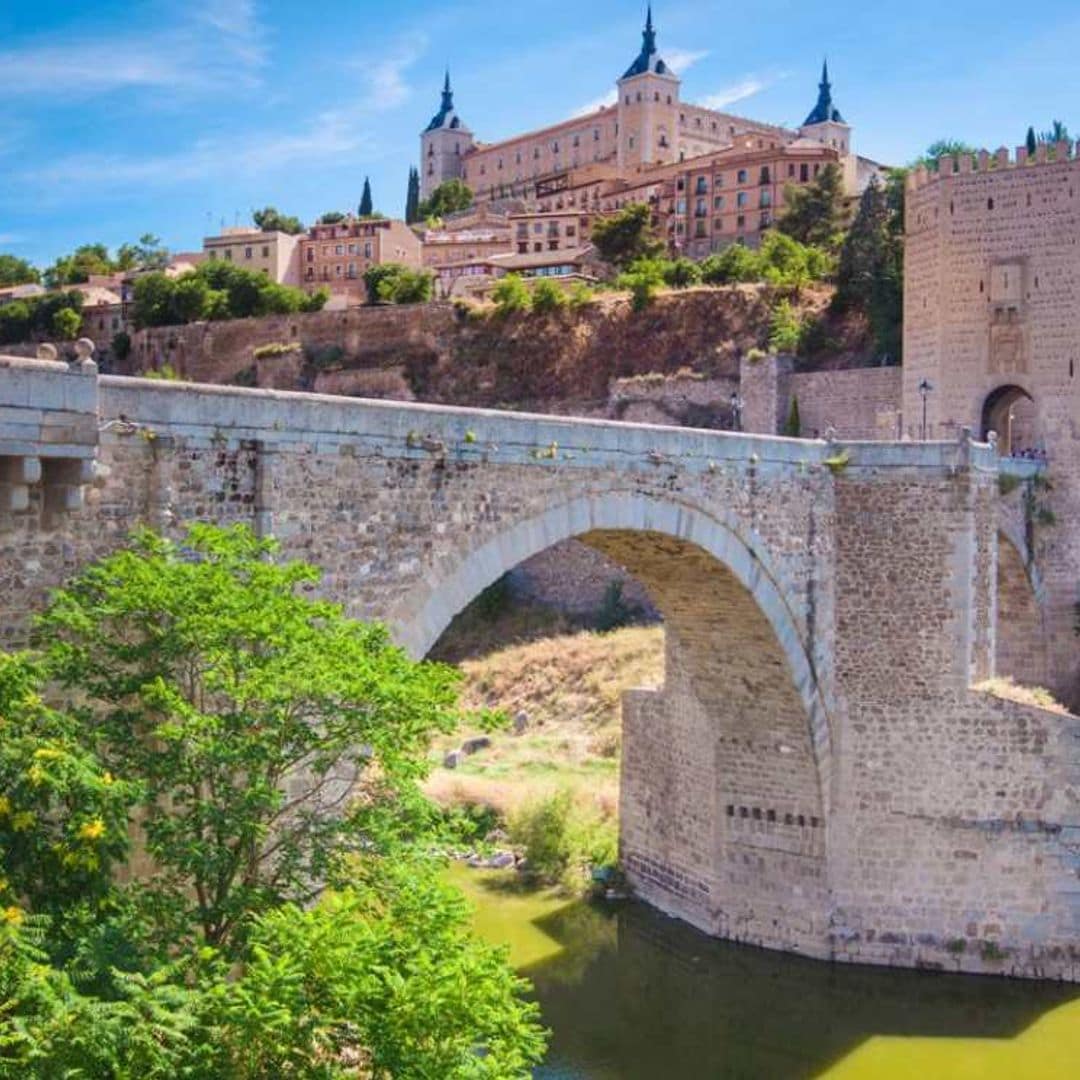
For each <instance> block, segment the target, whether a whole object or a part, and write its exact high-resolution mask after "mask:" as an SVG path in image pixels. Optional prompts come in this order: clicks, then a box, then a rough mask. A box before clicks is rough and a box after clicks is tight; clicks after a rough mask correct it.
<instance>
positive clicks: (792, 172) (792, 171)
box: [787, 163, 795, 180]
mask: <svg viewBox="0 0 1080 1080" xmlns="http://www.w3.org/2000/svg"><path fill="white" fill-rule="evenodd" d="M787 174H788V179H789V180H794V179H795V166H794V165H792V164H790V163H789V164H788V167H787Z"/></svg>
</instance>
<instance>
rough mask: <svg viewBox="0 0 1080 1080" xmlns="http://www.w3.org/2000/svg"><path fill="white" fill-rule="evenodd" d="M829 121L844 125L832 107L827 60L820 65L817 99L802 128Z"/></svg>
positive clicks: (835, 109) (842, 119)
mask: <svg viewBox="0 0 1080 1080" xmlns="http://www.w3.org/2000/svg"><path fill="white" fill-rule="evenodd" d="M830 120H832V121H835V122H836V123H838V124H842V123H844V118H843V117H842V116H841V115H840V110H839V109H837V108H834V107H833V100H832V84H831V83H830V82H829V58H828V57H825V59H824V60H823V61H822V63H821V82H820V83H818V99H817V104H816V105H815V106H814V108H813V110H812V111H811V113H810V115H809V116H808V117H807V118H806V119H805V120H804V121H803V127H809V126H810V125H811V124H826V123H828V122H829V121H830Z"/></svg>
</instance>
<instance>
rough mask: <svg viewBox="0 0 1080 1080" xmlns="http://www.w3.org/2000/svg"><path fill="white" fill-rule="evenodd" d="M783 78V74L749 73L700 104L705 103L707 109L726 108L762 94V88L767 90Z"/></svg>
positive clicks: (710, 95)
mask: <svg viewBox="0 0 1080 1080" xmlns="http://www.w3.org/2000/svg"><path fill="white" fill-rule="evenodd" d="M782 78H784V76H783V75H747V76H746V78H744V79H740V80H739V81H738V82H736V83H732V84H731V85H730V86H725V87H724V88H723V89H721V90H718V91H717V92H716V93H715V94H709V95H707V96H706V97H704V98H702V99H701V101H700V102H699V103H698V104H700V105H704V106H705V108H706V109H726V108H727V107H728V106H729V105H734V104H735V102H737V101H744V100H745V99H746V98H749V97H753V96H754V95H755V94H760V93H761V91H762V90H767V89H768V88H769V87H770V86H773V85H774V84H775V83H777V82H779V81H780V80H781V79H782Z"/></svg>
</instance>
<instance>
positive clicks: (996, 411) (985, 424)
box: [980, 384, 1037, 456]
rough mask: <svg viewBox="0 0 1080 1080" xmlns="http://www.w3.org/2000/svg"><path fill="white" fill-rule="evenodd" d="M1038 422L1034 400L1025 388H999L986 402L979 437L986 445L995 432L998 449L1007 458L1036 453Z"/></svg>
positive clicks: (989, 395) (992, 392)
mask: <svg viewBox="0 0 1080 1080" xmlns="http://www.w3.org/2000/svg"><path fill="white" fill-rule="evenodd" d="M1035 420H1036V416H1035V400H1034V398H1032V396H1031V395H1030V394H1029V393H1028V392H1027V391H1026V390H1025V389H1024V388H1023V387H1022V386H1015V385H1011V384H1010V385H1007V386H999V387H998V388H997V389H996V390H993V391H991V392H990V393H989V394H988V395H987V397H986V400H985V401H984V402H983V408H982V423H981V431H980V435H981V437H982V440H983V441H984V442H985V441H986V438H987V436H988V435H989V434H990V432H991V431H996V432H997V437H998V449H999V451H1000V453H1001V454H1003V455H1005V456H1008V455H1011V454H1015V453H1019V452H1021V451H1023V450H1028V449H1034V448H1035V445H1036V442H1037V433H1036V430H1035Z"/></svg>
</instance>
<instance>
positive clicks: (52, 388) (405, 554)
mask: <svg viewBox="0 0 1080 1080" xmlns="http://www.w3.org/2000/svg"><path fill="white" fill-rule="evenodd" d="M1008 467H1009V468H1010V469H1011V470H1012V471H1013V472H1014V473H1016V475H1018V476H1019V475H1021V474H1022V475H1023V476H1025V477H1027V476H1029V475H1030V474H1032V473H1033V472H1034V471H1037V470H1038V469H1039V468H1040V466H1039V465H1038V464H1036V463H1034V462H1022V463H1017V462H1012V463H1010V464H1009V466H1008ZM998 472H999V461H998V459H997V457H996V455H995V454H994V452H993V451H992V449H991V448H990V447H989V446H983V445H979V444H974V443H972V442H971V441H970V439H969V438H967V437H963V438H961V439H960V440H958V441H953V442H927V443H848V444H845V445H838V444H835V443H833V444H830V443H825V442H822V441H816V440H788V439H776V438H767V437H761V436H746V435H736V434H730V433H720V432H709V431H693V430H687V429H677V428H661V427H649V426H645V425H632V424H618V423H611V422H597V421H584V420H570V419H566V418H555V417H538V416H525V415H516V414H509V413H496V412H488V411H483V410H463V409H451V408H441V407H432V406H424V405H414V404H402V403H388V402H370V401H358V400H350V399H345V398H340V397H336V398H331V397H321V396H318V395H305V394H289V393H280V392H274V391H257V390H244V389H239V388H225V387H201V386H196V385H190V384H181V383H169V382H150V381H147V380H143V379H123V378H114V377H108V376H104V377H101V378H99V377H98V375H97V372H96V370H95V369H94V365H93V363H92V362H90V361H89V360H87V359H85V358H82V359H80V361H79V362H78V363H74V364H72V365H66V364H59V363H56V362H49V361H19V360H14V359H10V358H0V637H2V638H3V641H4V642H5V645H7V646H13V645H18V644H21V643H22V642H23V641H24V640H25V628H26V620H27V615H28V614H30V613H32V612H33V611H34V610H35V608H37V607H38V606H39V605H40V604H41V603H42V602H43V599H44V597H45V594H46V592H47V590H48V589H49V588H50V587H52V586H55V585H58V584H60V583H62V582H63V581H64V580H66V579H67V578H68V577H70V575H71V574H72V573H74V572H75V571H76V570H77V569H78V568H79V567H80V566H82V565H85V564H86V563H87V562H89V561H91V560H93V559H95V558H97V557H99V556H101V555H103V554H105V553H107V552H108V551H110V550H113V549H114V548H115V547H116V546H117V545H119V544H121V543H123V542H124V538H125V537H126V535H127V534H128V533H129V532H130V530H131V529H133V528H134V527H136V526H138V525H141V524H149V525H151V526H153V527H155V528H157V529H161V530H163V531H165V532H168V533H173V534H177V533H178V532H179V530H180V529H181V528H182V527H183V525H184V524H185V523H186V522H190V521H194V520H203V521H211V522H216V523H219V524H230V523H233V522H243V523H246V524H248V525H250V526H251V527H252V528H254V529H256V530H257V531H258V532H260V533H262V534H264V535H273V536H275V537H276V538H277V539H278V540H279V541H280V543H281V546H282V551H283V554H284V555H285V556H286V557H290V558H302V559H304V560H306V561H309V562H312V563H314V564H316V565H318V566H320V567H322V568H323V569H324V571H325V574H324V577H323V580H322V585H321V588H322V589H323V591H324V592H325V594H326V595H327V596H329V597H331V598H333V599H335V600H338V601H340V602H341V603H342V604H344V605H345V607H346V609H347V610H348V611H349V612H350V613H351V614H353V615H355V616H357V617H361V618H378V619H383V620H386V621H387V622H388V623H390V624H391V625H392V626H393V627H394V629H395V632H396V633H397V634H398V636H399V639H400V640H401V641H402V642H403V643H405V644H406V645H408V647H409V648H410V650H411V651H412V652H413V653H414V655H417V656H420V655H423V654H424V653H425V652H426V650H427V649H428V648H429V647H430V646H431V644H432V643H433V642H434V641H435V639H436V638H437V637H438V635H439V634H440V632H441V631H442V630H443V628H444V627H445V626H446V624H447V623H448V622H449V620H450V619H451V617H452V616H453V615H454V614H455V613H456V612H457V611H459V610H460V609H461V608H463V607H464V606H465V605H466V604H467V603H468V602H469V601H470V600H471V599H472V598H473V597H474V596H475V595H477V593H479V592H480V591H481V590H482V589H483V588H484V587H485V586H486V585H488V584H489V583H491V582H492V581H495V580H496V579H497V578H498V577H499V576H500V575H501V574H502V573H503V572H505V571H506V570H508V569H510V568H512V567H514V566H516V565H517V564H519V563H520V562H521V561H522V560H524V559H526V558H528V557H530V556H531V555H534V554H536V553H537V552H539V551H542V550H545V549H547V548H548V547H550V546H551V545H552V544H555V543H557V542H559V541H562V540H566V539H568V538H570V537H576V538H579V539H580V540H582V541H583V542H585V543H587V544H590V545H592V546H593V547H595V548H597V549H599V550H601V551H603V552H605V553H606V554H608V555H610V556H611V557H613V558H614V559H615V560H616V561H618V562H619V563H621V564H623V565H625V566H626V567H627V568H628V569H629V570H630V571H631V572H632V573H633V574H634V575H635V576H636V577H637V578H638V579H640V580H642V581H643V582H644V583H645V584H646V585H647V587H648V588H649V589H650V592H651V593H652V595H653V597H654V599H655V602H656V604H657V606H658V607H659V608H660V609H661V610H662V612H663V614H664V616H665V624H666V629H667V649H668V657H667V660H668V662H667V679H666V683H665V685H664V687H663V688H661V689H660V690H658V691H655V692H641V691H632V692H630V693H629V694H628V695H627V697H626V701H625V707H624V740H623V741H624V759H623V772H622V780H623V783H622V796H621V798H622V807H621V831H622V836H621V846H622V853H623V858H624V863H625V866H626V869H627V873H628V875H629V877H630V879H631V880H632V882H633V883H634V885H635V886H636V887H637V889H638V891H639V894H640V895H641V896H642V897H643V898H644V899H646V900H648V901H649V902H651V903H653V904H656V905H657V906H659V907H662V908H664V909H665V910H667V911H670V912H673V913H675V914H678V915H680V916H682V917H683V918H685V919H687V920H689V921H690V922H692V923H694V924H695V925H696V926H698V927H701V928H702V929H704V930H706V931H708V932H709V933H714V934H721V935H724V936H728V937H732V938H737V939H739V940H744V941H751V942H755V943H758V944H762V945H767V946H770V947H774V948H782V949H797V950H799V951H800V952H803V953H805V954H808V955H811V956H816V957H831V958H834V959H839V960H849V961H861V962H871V963H885V964H896V965H907V966H916V965H922V966H934V967H944V968H960V969H963V970H969V971H994V972H1002V973H1009V974H1016V975H1028V976H1039V975H1054V976H1060V977H1065V978H1072V979H1076V978H1078V977H1080V959H1078V956H1077V953H1076V951H1075V946H1076V943H1077V941H1080V890H1078V889H1077V881H1078V877H1077V874H1078V871H1080V720H1078V719H1077V718H1076V717H1073V716H1069V715H1065V714H1062V713H1058V712H1051V711H1048V710H1045V709H1040V708H1037V707H1034V706H1031V705H1025V704H1022V703H1019V702H1016V701H1012V700H999V699H996V698H992V697H989V696H988V695H987V694H985V693H982V692H978V691H975V690H973V689H972V687H973V686H975V685H978V684H980V683H981V682H982V681H983V680H985V679H986V678H987V677H988V676H989V675H990V674H992V672H993V669H994V662H995V637H997V638H998V642H997V647H996V655H997V657H998V659H999V660H1000V659H1001V658H1003V657H1005V658H1007V657H1008V656H1009V655H1010V648H1011V645H1010V643H1009V642H1008V640H1007V639H1006V637H1005V636H1003V632H1002V623H1001V620H1002V619H1006V620H1007V621H1010V624H1012V623H1016V625H1020V624H1021V623H1022V622H1023V618H1027V617H1028V616H1030V614H1031V610H1030V607H1026V608H1024V607H1023V606H1022V604H1021V606H1020V607H1017V606H1016V605H1015V604H1014V605H1013V607H1012V608H1010V604H1012V603H1013V598H1012V593H1011V590H1012V585H1013V584H1014V583H1017V582H1019V574H1020V571H1019V570H1018V569H1017V561H1019V563H1020V564H1021V566H1022V567H1023V568H1024V569H1026V570H1028V571H1030V570H1031V560H1030V559H1029V558H1027V557H1026V556H1017V555H1014V553H1011V552H1010V551H1009V550H1007V545H1003V544H1001V543H1000V542H999V538H998V537H999V529H1001V528H1006V527H1009V528H1011V527H1012V526H1010V525H1009V524H1008V523H1009V522H1013V523H1014V524H1015V523H1016V522H1018V521H1019V520H1020V518H1021V517H1022V516H1023V515H1022V514H1020V513H1019V512H1018V510H1017V504H1016V502H1015V500H1016V498H1017V493H1016V492H1015V491H1014V494H1013V496H1012V499H1013V501H1012V502H1009V497H1008V496H1007V495H1003V494H1002V490H1001V488H1000V487H999V483H998ZM1004 486H1005V487H1008V485H1004ZM1021 509H1022V507H1021ZM1019 527H1020V531H1021V532H1023V527H1022V524H1021V525H1020V526H1019ZM1061 527H1062V528H1063V529H1065V528H1072V527H1074V525H1073V524H1072V523H1063V524H1062V526H1061ZM1010 535H1011V533H1010ZM999 575H1000V580H999ZM1028 576H1029V577H1030V578H1031V580H1033V581H1035V582H1036V585H1037V578H1036V577H1032V576H1031V574H1030V573H1029V575H1028ZM1048 588H1049V586H1048ZM1069 589H1075V581H1074V580H1072V579H1070V581H1069ZM1069 596H1070V597H1073V593H1072V592H1070V593H1069ZM1073 598H1074V597H1073ZM1059 599H1060V597H1059ZM1070 602H1071V600H1070ZM1023 603H1027V601H1024V602H1023ZM1010 610H1012V611H1017V610H1020V611H1022V612H1026V613H1027V614H1026V615H1022V617H1018V618H1016V619H1011V620H1010V617H1009V612H1010ZM1028 625H1030V620H1029V623H1028ZM1028 636H1029V635H1028V634H1027V632H1026V631H1025V632H1024V633H1023V637H1024V639H1025V640H1026V639H1027V637H1028ZM1013 655H1015V651H1014V653H1013ZM1051 655H1054V654H1053V653H1052V654H1051ZM1053 674H1054V673H1053V672H1051V675H1053ZM961 946H962V947H961Z"/></svg>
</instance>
